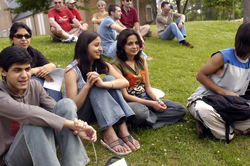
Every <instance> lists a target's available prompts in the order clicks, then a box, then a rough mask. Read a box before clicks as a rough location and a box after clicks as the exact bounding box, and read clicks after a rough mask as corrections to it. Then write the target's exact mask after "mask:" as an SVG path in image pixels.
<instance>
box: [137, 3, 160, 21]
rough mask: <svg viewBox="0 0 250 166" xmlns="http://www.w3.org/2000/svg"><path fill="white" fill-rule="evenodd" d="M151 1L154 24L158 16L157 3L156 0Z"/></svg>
mask: <svg viewBox="0 0 250 166" xmlns="http://www.w3.org/2000/svg"><path fill="white" fill-rule="evenodd" d="M138 1H139V0H138ZM150 1H151V6H152V10H153V16H154V22H155V21H156V16H157V6H156V1H155V0H150Z"/></svg>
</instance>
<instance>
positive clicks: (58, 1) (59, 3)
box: [54, 1, 62, 4]
mask: <svg viewBox="0 0 250 166" xmlns="http://www.w3.org/2000/svg"><path fill="white" fill-rule="evenodd" d="M57 3H59V4H61V3H62V1H58V2H54V4H57Z"/></svg>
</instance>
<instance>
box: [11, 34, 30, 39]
mask: <svg viewBox="0 0 250 166" xmlns="http://www.w3.org/2000/svg"><path fill="white" fill-rule="evenodd" d="M14 37H15V38H18V39H22V38H23V37H25V39H29V38H30V37H31V35H30V34H25V35H22V34H15V35H14Z"/></svg>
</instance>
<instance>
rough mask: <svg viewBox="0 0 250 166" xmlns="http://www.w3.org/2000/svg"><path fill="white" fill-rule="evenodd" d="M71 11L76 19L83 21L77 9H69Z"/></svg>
mask: <svg viewBox="0 0 250 166" xmlns="http://www.w3.org/2000/svg"><path fill="white" fill-rule="evenodd" d="M70 11H71V12H72V14H73V15H74V17H75V18H76V19H77V20H78V21H83V19H82V16H81V15H80V13H79V11H78V10H77V9H75V8H74V9H73V10H70Z"/></svg>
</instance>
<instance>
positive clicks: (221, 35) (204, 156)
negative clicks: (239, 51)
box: [0, 21, 250, 166]
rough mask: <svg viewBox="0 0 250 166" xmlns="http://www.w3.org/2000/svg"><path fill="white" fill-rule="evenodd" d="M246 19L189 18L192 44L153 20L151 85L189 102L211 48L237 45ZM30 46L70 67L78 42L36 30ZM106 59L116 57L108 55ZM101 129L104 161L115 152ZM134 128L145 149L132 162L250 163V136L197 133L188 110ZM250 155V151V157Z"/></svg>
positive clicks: (1, 44) (1, 42) (0, 43)
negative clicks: (172, 120) (159, 124)
mask: <svg viewBox="0 0 250 166" xmlns="http://www.w3.org/2000/svg"><path fill="white" fill-rule="evenodd" d="M241 23H242V22H228V21H204V22H187V23H185V26H186V30H187V38H186V40H187V41H188V42H190V43H191V44H193V45H194V46H195V47H194V48H193V49H190V48H187V47H184V46H182V45H180V44H178V41H177V39H176V38H175V39H174V40H173V41H162V40H161V39H159V38H158V35H157V33H156V26H155V25H152V26H151V30H152V31H153V36H152V37H150V38H147V40H146V43H145V48H146V49H145V53H146V54H147V55H148V56H151V57H153V58H154V60H153V61H149V62H148V66H149V74H150V80H151V85H152V87H154V88H158V89H161V90H163V91H164V92H165V96H164V97H163V98H164V99H168V100H174V101H176V102H179V103H181V104H183V105H185V106H186V103H187V98H188V97H189V96H190V95H191V94H192V93H193V92H194V91H195V89H196V88H197V87H198V86H199V83H198V81H196V79H195V76H196V74H197V72H198V71H199V69H200V68H201V67H202V66H203V64H204V63H206V62H207V61H208V59H209V58H210V56H211V54H212V53H214V52H216V51H218V50H221V49H225V48H229V47H234V37H235V34H236V31H237V29H238V27H239V25H240V24H241ZM9 45H10V41H9V39H8V38H0V50H2V49H3V48H5V47H7V46H9ZM31 46H32V47H34V48H36V49H38V50H39V51H41V52H42V53H43V54H44V55H45V56H46V57H47V59H48V60H49V61H50V62H52V63H55V64H56V65H57V67H61V68H65V67H66V66H67V65H68V64H69V63H70V62H71V61H72V59H73V55H74V46H75V43H71V44H63V43H53V42H51V41H50V40H49V35H44V36H34V37H32V40H31ZM105 59H106V60H107V61H109V62H110V61H111V59H108V58H105ZM93 126H94V128H95V129H96V130H97V131H98V140H97V142H96V143H95V148H96V150H97V157H98V165H104V163H106V161H107V160H108V159H109V158H110V157H111V156H113V154H112V153H111V152H109V151H108V150H106V149H104V148H103V147H102V146H101V145H100V143H99V142H100V139H101V138H102V137H103V135H102V133H101V132H100V130H99V128H98V125H97V123H95V124H93ZM130 132H131V134H132V135H133V136H134V137H135V138H137V139H138V140H139V141H140V144H141V149H140V150H138V151H137V152H133V153H131V154H129V155H127V156H125V159H126V161H127V163H128V164H131V165H133V166H142V165H143V166H144V165H148V166H155V165H157V166H158V165H159V166H164V165H248V164H250V161H249V158H250V157H249V156H250V139H249V138H248V137H247V136H235V138H234V139H233V140H232V142H231V143H230V144H226V142H225V141H222V140H216V139H215V138H213V137H205V138H204V139H198V137H197V136H196V134H195V123H194V120H193V117H192V116H191V114H190V113H189V112H187V114H186V116H185V117H184V118H183V119H182V120H181V121H180V122H178V123H176V124H175V125H169V126H166V127H163V128H161V129H157V130H153V129H151V128H148V127H143V128H139V127H135V128H130ZM83 143H84V146H85V148H86V150H87V153H88V156H89V158H90V159H91V162H90V163H89V164H88V165H95V155H94V152H93V148H92V145H91V143H89V142H87V141H83ZM247 156H248V157H247Z"/></svg>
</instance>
